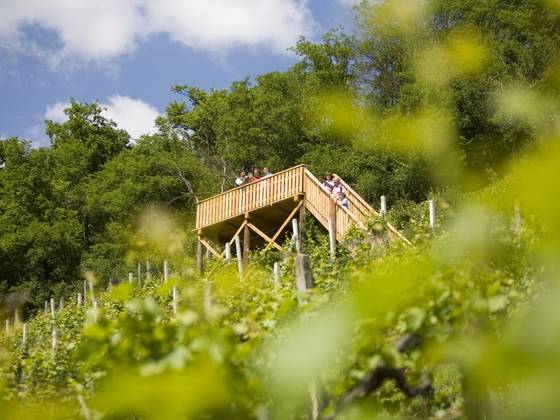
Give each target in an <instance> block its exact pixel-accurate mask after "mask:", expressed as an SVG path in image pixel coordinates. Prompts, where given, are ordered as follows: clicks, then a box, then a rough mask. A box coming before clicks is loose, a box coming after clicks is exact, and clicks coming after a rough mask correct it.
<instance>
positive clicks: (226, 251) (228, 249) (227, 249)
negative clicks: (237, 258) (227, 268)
mask: <svg viewBox="0 0 560 420" xmlns="http://www.w3.org/2000/svg"><path fill="white" fill-rule="evenodd" d="M224 254H225V257H226V262H230V261H231V243H229V242H226V245H225V249H224Z"/></svg>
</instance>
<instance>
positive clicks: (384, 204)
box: [379, 195, 387, 217]
mask: <svg viewBox="0 0 560 420" xmlns="http://www.w3.org/2000/svg"><path fill="white" fill-rule="evenodd" d="M380 204H381V207H380V211H379V214H380V215H381V217H385V216H386V215H387V197H385V196H384V195H382V196H381V203H380Z"/></svg>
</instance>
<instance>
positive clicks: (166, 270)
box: [163, 260, 169, 282]
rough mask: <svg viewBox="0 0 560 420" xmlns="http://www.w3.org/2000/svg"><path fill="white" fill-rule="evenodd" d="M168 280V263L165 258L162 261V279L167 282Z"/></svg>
mask: <svg viewBox="0 0 560 420" xmlns="http://www.w3.org/2000/svg"><path fill="white" fill-rule="evenodd" d="M167 280H169V263H168V262H167V260H165V261H164V262H163V281H164V282H167Z"/></svg>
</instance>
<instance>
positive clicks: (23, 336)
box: [21, 322, 27, 350]
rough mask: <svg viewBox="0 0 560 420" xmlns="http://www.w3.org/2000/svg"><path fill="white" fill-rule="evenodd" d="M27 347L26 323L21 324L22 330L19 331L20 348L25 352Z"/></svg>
mask: <svg viewBox="0 0 560 420" xmlns="http://www.w3.org/2000/svg"><path fill="white" fill-rule="evenodd" d="M26 345H27V322H24V323H23V329H22V331H21V347H22V348H23V349H24V350H25V346H26Z"/></svg>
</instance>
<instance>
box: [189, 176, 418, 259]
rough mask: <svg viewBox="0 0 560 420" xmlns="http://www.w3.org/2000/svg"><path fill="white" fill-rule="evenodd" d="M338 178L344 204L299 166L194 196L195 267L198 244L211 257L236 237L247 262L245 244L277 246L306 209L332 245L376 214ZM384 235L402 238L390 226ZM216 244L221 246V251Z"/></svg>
mask: <svg viewBox="0 0 560 420" xmlns="http://www.w3.org/2000/svg"><path fill="white" fill-rule="evenodd" d="M341 183H342V185H343V186H344V188H345V189H346V198H347V199H348V202H349V205H348V208H346V207H343V206H342V205H341V204H340V203H337V202H336V201H335V200H334V199H333V198H332V197H331V195H330V194H329V192H328V191H327V190H326V189H325V187H323V185H322V184H321V182H320V181H319V180H318V179H317V178H316V177H315V176H314V175H313V174H312V173H311V172H310V171H309V169H307V168H306V166H305V165H299V166H295V167H293V168H290V169H286V170H284V171H282V172H278V173H276V174H274V175H271V176H269V177H266V178H261V179H260V180H259V181H256V182H253V183H250V184H246V185H242V186H240V187H238V188H234V189H231V190H229V191H225V192H223V193H221V194H218V195H215V196H213V197H210V198H208V199H206V200H202V201H200V202H199V203H198V205H197V209H196V231H197V234H198V252H197V266H198V268H199V270H202V257H203V255H202V254H203V248H204V247H205V248H206V249H207V250H208V251H207V252H210V253H212V254H213V255H214V256H216V257H218V258H224V257H226V256H227V254H228V252H229V249H231V246H232V245H233V244H235V243H236V242H237V244H236V245H237V247H236V248H237V249H238V251H239V250H240V249H241V242H242V245H243V247H242V249H243V251H242V254H243V263H244V265H246V264H247V262H248V251H249V249H250V248H251V244H254V246H258V245H264V246H265V247H275V248H277V249H278V250H282V248H281V247H280V244H279V242H280V241H281V240H282V239H283V238H284V236H285V232H286V231H287V230H288V229H292V226H291V225H290V221H292V220H294V219H295V220H296V222H293V223H297V225H298V226H299V231H300V232H301V229H302V228H303V224H304V223H303V222H304V221H305V218H306V213H307V212H309V213H310V214H311V215H313V216H314V217H315V218H316V219H317V220H318V221H319V223H320V224H321V225H322V226H323V227H325V229H327V231H328V232H329V238H330V241H331V249H333V247H334V243H335V242H336V241H340V240H341V239H342V238H343V237H344V235H345V234H346V232H348V230H349V229H350V228H351V227H352V226H354V225H356V226H358V227H361V228H364V227H365V222H366V219H367V218H368V217H369V216H371V215H377V214H378V213H377V212H376V211H375V210H374V209H373V208H372V207H371V206H370V205H369V204H368V203H367V202H366V201H365V200H364V199H363V198H362V197H360V195H359V194H358V193H357V192H355V191H354V190H353V189H352V188H351V187H350V186H349V185H348V184H346V183H345V182H344V181H343V180H342V179H341ZM283 234H284V235H283ZM389 235H390V236H392V237H398V238H400V239H402V240H404V241H406V242H407V243H408V240H407V239H406V238H405V237H404V236H402V235H401V234H400V232H398V231H397V230H396V229H395V228H393V227H392V226H390V225H389ZM236 237H237V238H239V239H237V240H236ZM241 238H242V240H241ZM222 247H225V249H224V250H223V251H222Z"/></svg>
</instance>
